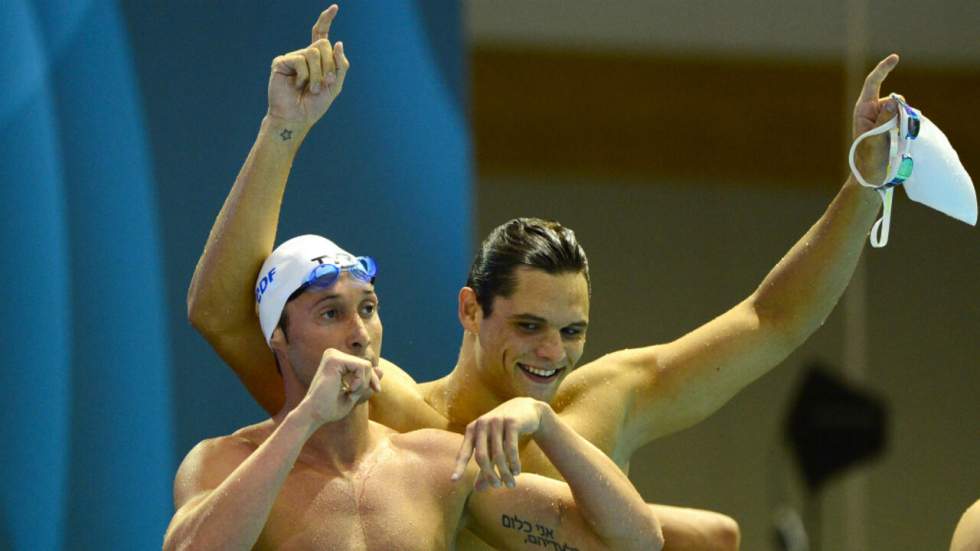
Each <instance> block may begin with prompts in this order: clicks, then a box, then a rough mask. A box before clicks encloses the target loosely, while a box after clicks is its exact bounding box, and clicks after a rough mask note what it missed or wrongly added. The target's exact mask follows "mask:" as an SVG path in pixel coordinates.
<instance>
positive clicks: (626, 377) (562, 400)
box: [554, 345, 666, 412]
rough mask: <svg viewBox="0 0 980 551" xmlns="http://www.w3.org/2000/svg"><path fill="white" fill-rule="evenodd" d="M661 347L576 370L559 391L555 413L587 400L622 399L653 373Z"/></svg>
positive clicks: (604, 359) (626, 351)
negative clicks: (600, 397)
mask: <svg viewBox="0 0 980 551" xmlns="http://www.w3.org/2000/svg"><path fill="white" fill-rule="evenodd" d="M664 346H666V345H658V346H650V347H646V348H632V349H631V348H626V349H623V350H617V351H616V352H610V353H609V354H606V355H605V356H602V357H601V358H598V359H596V360H593V361H591V362H589V363H587V364H585V365H583V366H581V367H578V368H576V369H575V371H573V372H572V373H570V374H569V375H568V378H566V379H565V381H564V382H563V383H562V385H561V388H559V389H558V394H557V396H556V397H555V401H554V407H555V411H558V412H562V411H563V410H565V409H568V408H570V407H571V408H574V406H576V405H577V404H581V403H582V402H583V401H584V398H586V397H589V398H592V397H596V396H597V395H603V394H605V393H610V394H615V395H621V393H622V392H624V391H627V390H629V389H630V388H632V387H633V386H634V385H635V384H637V383H639V382H640V381H639V379H640V378H645V377H649V376H650V373H651V372H655V371H656V368H657V364H658V358H659V356H660V354H661V352H662V349H663V348H664ZM612 397H614V396H610V398H612Z"/></svg>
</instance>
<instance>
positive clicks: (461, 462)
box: [450, 429, 474, 480]
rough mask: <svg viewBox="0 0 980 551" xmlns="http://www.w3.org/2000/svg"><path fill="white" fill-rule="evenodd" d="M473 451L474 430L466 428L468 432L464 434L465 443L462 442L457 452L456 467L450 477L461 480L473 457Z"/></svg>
mask: <svg viewBox="0 0 980 551" xmlns="http://www.w3.org/2000/svg"><path fill="white" fill-rule="evenodd" d="M473 451H474V449H473V431H471V430H469V429H466V434H465V435H464V436H463V443H462V444H460V446H459V451H458V452H456V467H455V468H454V469H453V474H452V476H451V477H450V478H451V479H452V480H459V479H460V478H461V477H462V476H463V472H465V471H466V464H467V463H469V462H470V458H471V457H473Z"/></svg>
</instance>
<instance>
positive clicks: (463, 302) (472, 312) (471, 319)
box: [458, 287, 483, 334]
mask: <svg viewBox="0 0 980 551" xmlns="http://www.w3.org/2000/svg"><path fill="white" fill-rule="evenodd" d="M458 314H459V323H460V324H462V326H463V330H464V331H466V332H467V333H473V334H476V333H479V332H480V320H482V319H483V308H481V307H480V303H479V301H477V300H476V291H474V290H473V289H472V288H471V287H463V288H462V289H460V290H459V307H458Z"/></svg>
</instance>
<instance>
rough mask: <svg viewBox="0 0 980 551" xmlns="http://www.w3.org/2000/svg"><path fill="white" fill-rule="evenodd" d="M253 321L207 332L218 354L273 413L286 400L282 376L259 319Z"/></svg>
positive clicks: (264, 407) (251, 392) (208, 338)
mask: <svg viewBox="0 0 980 551" xmlns="http://www.w3.org/2000/svg"><path fill="white" fill-rule="evenodd" d="M251 321H252V323H249V324H245V325H241V326H238V327H232V328H228V329H225V330H224V332H223V333H221V334H212V335H205V338H206V339H207V341H208V343H209V344H210V345H211V346H212V348H214V351H215V352H217V353H218V356H220V357H221V359H222V360H224V362H225V363H227V364H228V366H229V367H231V369H232V371H234V372H235V375H237V376H238V378H239V380H241V382H242V384H243V385H245V388H246V389H247V390H248V392H249V394H251V395H252V397H253V398H255V400H256V401H257V402H258V403H259V405H261V406H262V408H263V409H265V410H266V411H267V412H269V413H270V414H273V413H276V412H277V411H279V409H280V408H281V407H282V404H283V401H284V400H285V394H284V389H283V381H282V376H281V375H280V374H279V372H278V370H277V368H276V360H275V357H274V356H273V355H272V350H271V349H270V348H269V345H268V344H267V343H266V342H265V337H264V336H263V335H262V330H261V329H260V328H259V323H258V320H257V319H254V318H253V319H252V320H251Z"/></svg>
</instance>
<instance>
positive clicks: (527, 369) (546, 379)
mask: <svg viewBox="0 0 980 551" xmlns="http://www.w3.org/2000/svg"><path fill="white" fill-rule="evenodd" d="M517 367H519V368H521V371H523V372H524V375H526V376H527V378H529V379H531V380H532V381H534V382H536V383H550V382H551V381H554V380H555V379H557V378H558V375H559V374H560V373H561V372H562V371H564V370H565V368H564V367H562V368H560V369H538V368H536V367H531V366H529V365H525V364H522V363H520V362H518V364H517Z"/></svg>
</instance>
